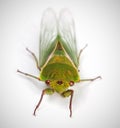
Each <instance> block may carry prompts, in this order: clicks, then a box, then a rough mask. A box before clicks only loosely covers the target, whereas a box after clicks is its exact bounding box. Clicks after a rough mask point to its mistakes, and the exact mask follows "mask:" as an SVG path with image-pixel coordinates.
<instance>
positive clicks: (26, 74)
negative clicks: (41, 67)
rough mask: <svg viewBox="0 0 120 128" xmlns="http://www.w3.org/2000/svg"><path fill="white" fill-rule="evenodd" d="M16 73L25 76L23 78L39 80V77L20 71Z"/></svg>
mask: <svg viewBox="0 0 120 128" xmlns="http://www.w3.org/2000/svg"><path fill="white" fill-rule="evenodd" d="M17 72H19V73H21V74H23V75H25V76H29V77H32V78H35V79H37V80H40V78H39V77H37V76H34V75H31V74H28V73H25V72H22V71H20V70H17Z"/></svg>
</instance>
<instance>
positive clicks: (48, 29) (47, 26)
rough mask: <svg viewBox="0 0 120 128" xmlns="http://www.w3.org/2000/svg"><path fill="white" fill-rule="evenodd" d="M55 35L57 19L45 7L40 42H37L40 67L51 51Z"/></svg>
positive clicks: (50, 10) (51, 11)
mask: <svg viewBox="0 0 120 128" xmlns="http://www.w3.org/2000/svg"><path fill="white" fill-rule="evenodd" d="M56 37H57V19H56V15H55V13H54V11H53V10H52V9H50V8H49V9H47V10H46V11H45V12H44V13H43V16H42V21H41V31H40V44H39V66H40V67H42V66H43V65H44V64H45V62H46V61H47V59H48V57H49V55H50V54H51V52H52V51H53V49H54V47H55V43H56V41H55V40H56Z"/></svg>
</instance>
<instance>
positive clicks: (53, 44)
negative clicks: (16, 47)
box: [17, 8, 101, 117]
mask: <svg viewBox="0 0 120 128" xmlns="http://www.w3.org/2000/svg"><path fill="white" fill-rule="evenodd" d="M85 47H86V46H85ZM85 47H84V48H85ZM84 48H83V49H84ZM83 49H81V50H80V53H79V54H78V52H77V45H76V37H75V28H74V20H73V18H72V16H71V14H70V13H69V11H67V10H64V9H63V10H61V12H60V15H59V17H58V18H57V17H56V14H55V13H54V11H53V10H52V9H49V8H48V9H47V10H46V11H45V12H44V13H43V17H42V21H41V32H40V44H39V61H38V60H37V57H36V56H35V54H34V53H33V52H31V51H30V50H29V49H28V48H27V49H26V50H27V51H28V52H29V53H30V54H32V56H33V57H34V59H35V61H36V66H37V68H38V70H39V71H40V75H39V77H36V76H34V75H31V74H28V73H25V72H22V71H20V70H17V71H18V72H19V73H22V74H24V75H26V76H30V77H32V78H35V79H37V80H39V81H43V82H45V83H46V84H47V88H46V89H44V90H43V91H42V94H41V97H40V100H39V102H38V104H37V106H36V107H35V110H34V113H33V114H34V115H35V113H36V110H37V108H38V107H39V106H40V103H41V101H42V99H43V96H44V94H49V95H52V94H53V93H54V92H57V93H59V94H60V95H61V96H63V97H70V103H69V109H70V117H71V116H72V98H73V94H74V90H72V89H69V87H70V86H73V85H74V83H76V82H81V81H94V80H96V79H98V78H101V77H100V76H98V77H95V78H93V79H82V80H81V79H80V76H79V74H78V66H79V58H80V55H81V52H82V51H83Z"/></svg>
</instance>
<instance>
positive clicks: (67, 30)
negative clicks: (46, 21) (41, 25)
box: [59, 9, 78, 67]
mask: <svg viewBox="0 0 120 128" xmlns="http://www.w3.org/2000/svg"><path fill="white" fill-rule="evenodd" d="M59 36H60V40H61V43H62V45H63V47H64V49H65V51H66V52H67V54H68V55H69V57H70V58H71V60H72V61H73V63H74V64H75V66H76V67H78V59H77V46H76V37H75V26H74V20H73V18H72V15H71V13H70V12H69V11H68V10H66V9H64V10H62V11H61V13H60V16H59Z"/></svg>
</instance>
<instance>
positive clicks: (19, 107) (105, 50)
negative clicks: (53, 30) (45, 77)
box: [0, 0, 120, 128]
mask: <svg viewBox="0 0 120 128" xmlns="http://www.w3.org/2000/svg"><path fill="white" fill-rule="evenodd" d="M49 2H50V3H49ZM47 7H52V8H54V10H56V12H59V10H60V9H61V8H63V7H67V8H69V9H70V10H71V12H72V13H73V16H74V19H75V22H76V35H77V42H78V49H80V48H82V47H83V46H84V45H85V44H86V43H87V44H88V47H87V48H86V50H85V51H84V53H83V54H82V56H81V61H80V64H81V65H80V72H81V78H90V77H94V76H97V75H101V76H102V78H103V79H102V80H97V81H95V82H93V83H81V84H76V85H75V86H74V87H73V89H74V90H75V95H74V98H73V117H72V119H70V118H69V109H68V103H69V99H64V98H62V97H60V96H59V95H57V94H55V95H53V96H45V97H44V99H43V102H42V104H41V106H40V108H39V110H38V111H37V116H36V117H34V116H33V115H32V113H33V110H34V107H35V105H36V104H37V102H38V100H39V97H40V95H41V91H42V90H43V89H44V88H45V87H46V86H45V84H44V83H41V82H39V81H36V80H33V79H32V80H31V79H29V78H25V77H23V76H21V75H18V74H17V73H16V69H17V68H19V69H21V70H23V71H26V72H29V73H32V74H34V75H39V72H38V71H37V69H36V67H35V63H34V61H33V59H32V57H31V56H30V55H29V54H28V53H27V52H26V51H25V48H26V47H29V48H30V49H31V50H32V51H34V52H35V53H36V55H37V56H38V45H39V34H40V33H39V32H40V21H41V15H42V12H43V11H44V10H45V9H46V8H47ZM119 12H120V3H119V1H114V0H113V1H112V0H110V1H107V0H104V1H90V2H86V1H81V0H80V1H78V0H71V1H70V2H69V1H68V0H65V1H63V0H61V1H56V0H51V1H49V0H44V1H37V0H36V1H34V0H31V1H15V0H11V1H7V0H5V1H0V58H1V61H0V101H1V105H0V128H9V127H12V128H21V127H22V128H34V127H43V128H44V127H45V128H48V127H49V128H50V127H52V128H56V127H63V128H66V127H69V128H73V127H75V128H80V127H81V128H96V127H97V128H113V127H114V128H118V127H120V123H119V118H120V112H119V108H120V93H119V90H120V82H119V75H120V72H119V64H120V61H119V49H120V44H119V40H120V37H119V35H120V31H119V30H120V23H119V21H120V16H119V15H120V14H119Z"/></svg>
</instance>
